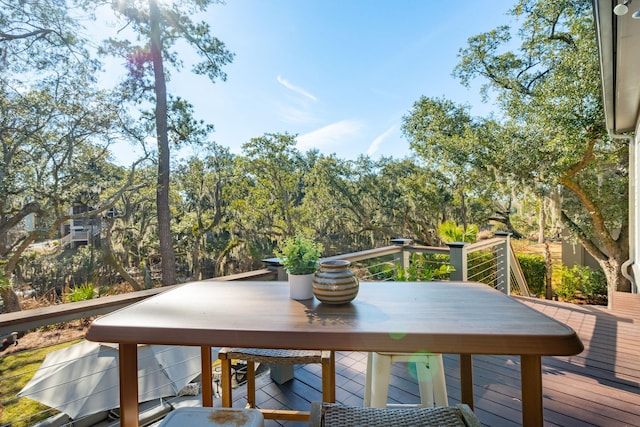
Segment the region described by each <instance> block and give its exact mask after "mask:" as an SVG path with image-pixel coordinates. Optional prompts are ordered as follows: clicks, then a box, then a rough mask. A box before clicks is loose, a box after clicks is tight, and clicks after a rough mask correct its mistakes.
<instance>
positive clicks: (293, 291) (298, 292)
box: [289, 273, 313, 300]
mask: <svg viewBox="0 0 640 427" xmlns="http://www.w3.org/2000/svg"><path fill="white" fill-rule="evenodd" d="M289 295H290V297H291V299H296V300H303V299H309V298H313V273H312V274H289Z"/></svg>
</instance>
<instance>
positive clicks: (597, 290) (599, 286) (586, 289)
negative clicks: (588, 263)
mask: <svg viewBox="0 0 640 427" xmlns="http://www.w3.org/2000/svg"><path fill="white" fill-rule="evenodd" d="M574 269H575V270H576V273H577V275H578V277H579V278H580V288H579V289H580V292H581V293H582V296H583V297H584V298H585V299H586V300H587V301H588V302H590V303H599V302H601V300H602V299H603V298H604V299H606V297H607V278H606V276H605V274H604V271H602V269H601V268H599V269H597V270H592V269H591V268H589V267H585V266H575V267H574Z"/></svg>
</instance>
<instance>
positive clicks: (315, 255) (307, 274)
mask: <svg viewBox="0 0 640 427" xmlns="http://www.w3.org/2000/svg"><path fill="white" fill-rule="evenodd" d="M322 249H323V247H322V244H321V243H320V242H316V241H315V240H314V239H312V238H310V237H306V236H304V235H302V234H300V233H298V234H296V235H295V236H294V237H289V238H287V239H285V240H283V241H282V242H280V244H278V248H277V249H276V250H275V251H274V253H275V255H276V256H277V257H278V258H279V259H280V263H282V265H283V266H284V268H285V269H286V270H287V273H288V275H289V288H290V296H291V298H292V299H296V300H303V299H309V298H313V284H312V281H313V273H315V271H316V268H317V266H318V260H319V259H320V255H322Z"/></svg>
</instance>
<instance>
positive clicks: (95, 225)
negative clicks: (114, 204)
mask: <svg viewBox="0 0 640 427" xmlns="http://www.w3.org/2000/svg"><path fill="white" fill-rule="evenodd" d="M89 211H90V209H89V206H87V205H86V204H84V203H75V204H73V206H71V207H70V208H69V213H70V214H71V215H78V214H83V213H87V212H89ZM108 213H109V214H112V212H111V211H109V212H108ZM101 227H102V224H101V220H100V217H95V216H92V217H88V218H80V219H71V220H69V221H67V222H65V223H63V224H62V225H61V226H60V246H61V247H64V248H66V249H77V248H79V247H80V246H84V245H86V244H88V243H89V241H90V240H91V239H93V238H94V237H95V236H97V235H99V234H100V229H101Z"/></svg>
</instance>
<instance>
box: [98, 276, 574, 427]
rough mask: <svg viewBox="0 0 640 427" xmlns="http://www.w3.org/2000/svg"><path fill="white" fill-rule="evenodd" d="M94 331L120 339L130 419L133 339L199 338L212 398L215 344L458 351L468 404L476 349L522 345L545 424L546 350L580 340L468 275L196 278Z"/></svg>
mask: <svg viewBox="0 0 640 427" xmlns="http://www.w3.org/2000/svg"><path fill="white" fill-rule="evenodd" d="M87 339H89V340H92V341H102V342H116V343H120V379H121V380H120V381H121V382H120V384H121V386H120V402H121V404H120V405H121V422H122V425H123V426H124V427H129V426H137V425H138V403H137V400H138V399H137V394H138V388H137V387H138V384H137V381H133V380H134V379H136V378H137V366H136V365H137V357H136V356H137V345H136V344H168V345H188V346H200V347H201V348H202V352H201V353H202V356H203V358H202V359H203V360H202V364H203V380H202V384H203V405H205V406H210V405H211V402H212V397H211V396H212V390H211V368H210V367H211V351H210V347H211V346H215V347H221V346H230V347H258V348H285V349H286V348H297V349H309V350H312V349H316V350H317V349H322V350H341V351H394V352H412V351H430V352H434V353H452V354H460V367H461V383H462V401H463V402H464V403H467V404H469V405H470V406H471V407H473V379H472V363H471V355H472V354H502V355H519V356H520V360H521V380H522V417H523V425H525V426H541V425H542V424H543V414H542V368H541V356H547V355H548V356H551V355H573V354H578V353H580V352H581V351H582V350H583V346H582V343H581V341H580V339H579V338H578V336H577V335H576V333H575V332H574V331H573V330H572V329H571V328H569V327H568V326H566V325H564V324H562V323H560V322H558V321H556V320H553V319H551V318H549V317H547V316H545V315H543V314H541V313H539V312H537V311H535V310H533V309H531V308H529V307H527V306H525V305H524V304H521V303H520V302H518V301H516V300H514V299H512V298H510V297H508V296H506V295H504V294H502V293H500V292H498V291H495V290H493V289H492V288H490V287H489V286H487V285H483V284H479V283H461V282H413V283H401V282H364V283H361V284H360V292H359V294H358V296H357V298H356V299H355V300H354V301H353V302H352V303H350V304H346V305H326V304H322V303H320V302H319V301H317V300H316V299H310V300H307V301H294V300H291V299H290V298H289V288H288V284H287V283H286V282H239V281H238V282H215V281H201V282H192V283H188V284H185V285H182V286H179V287H176V288H175V289H173V290H170V291H167V292H164V293H162V294H159V295H157V296H154V297H151V298H149V299H147V300H144V301H142V302H139V303H137V304H134V305H132V306H129V307H127V308H124V309H121V310H119V311H116V312H113V313H111V314H108V315H106V316H104V317H101V318H99V319H97V320H96V321H94V322H93V323H92V325H91V328H90V329H89V332H88V333H87ZM207 383H208V385H207Z"/></svg>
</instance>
